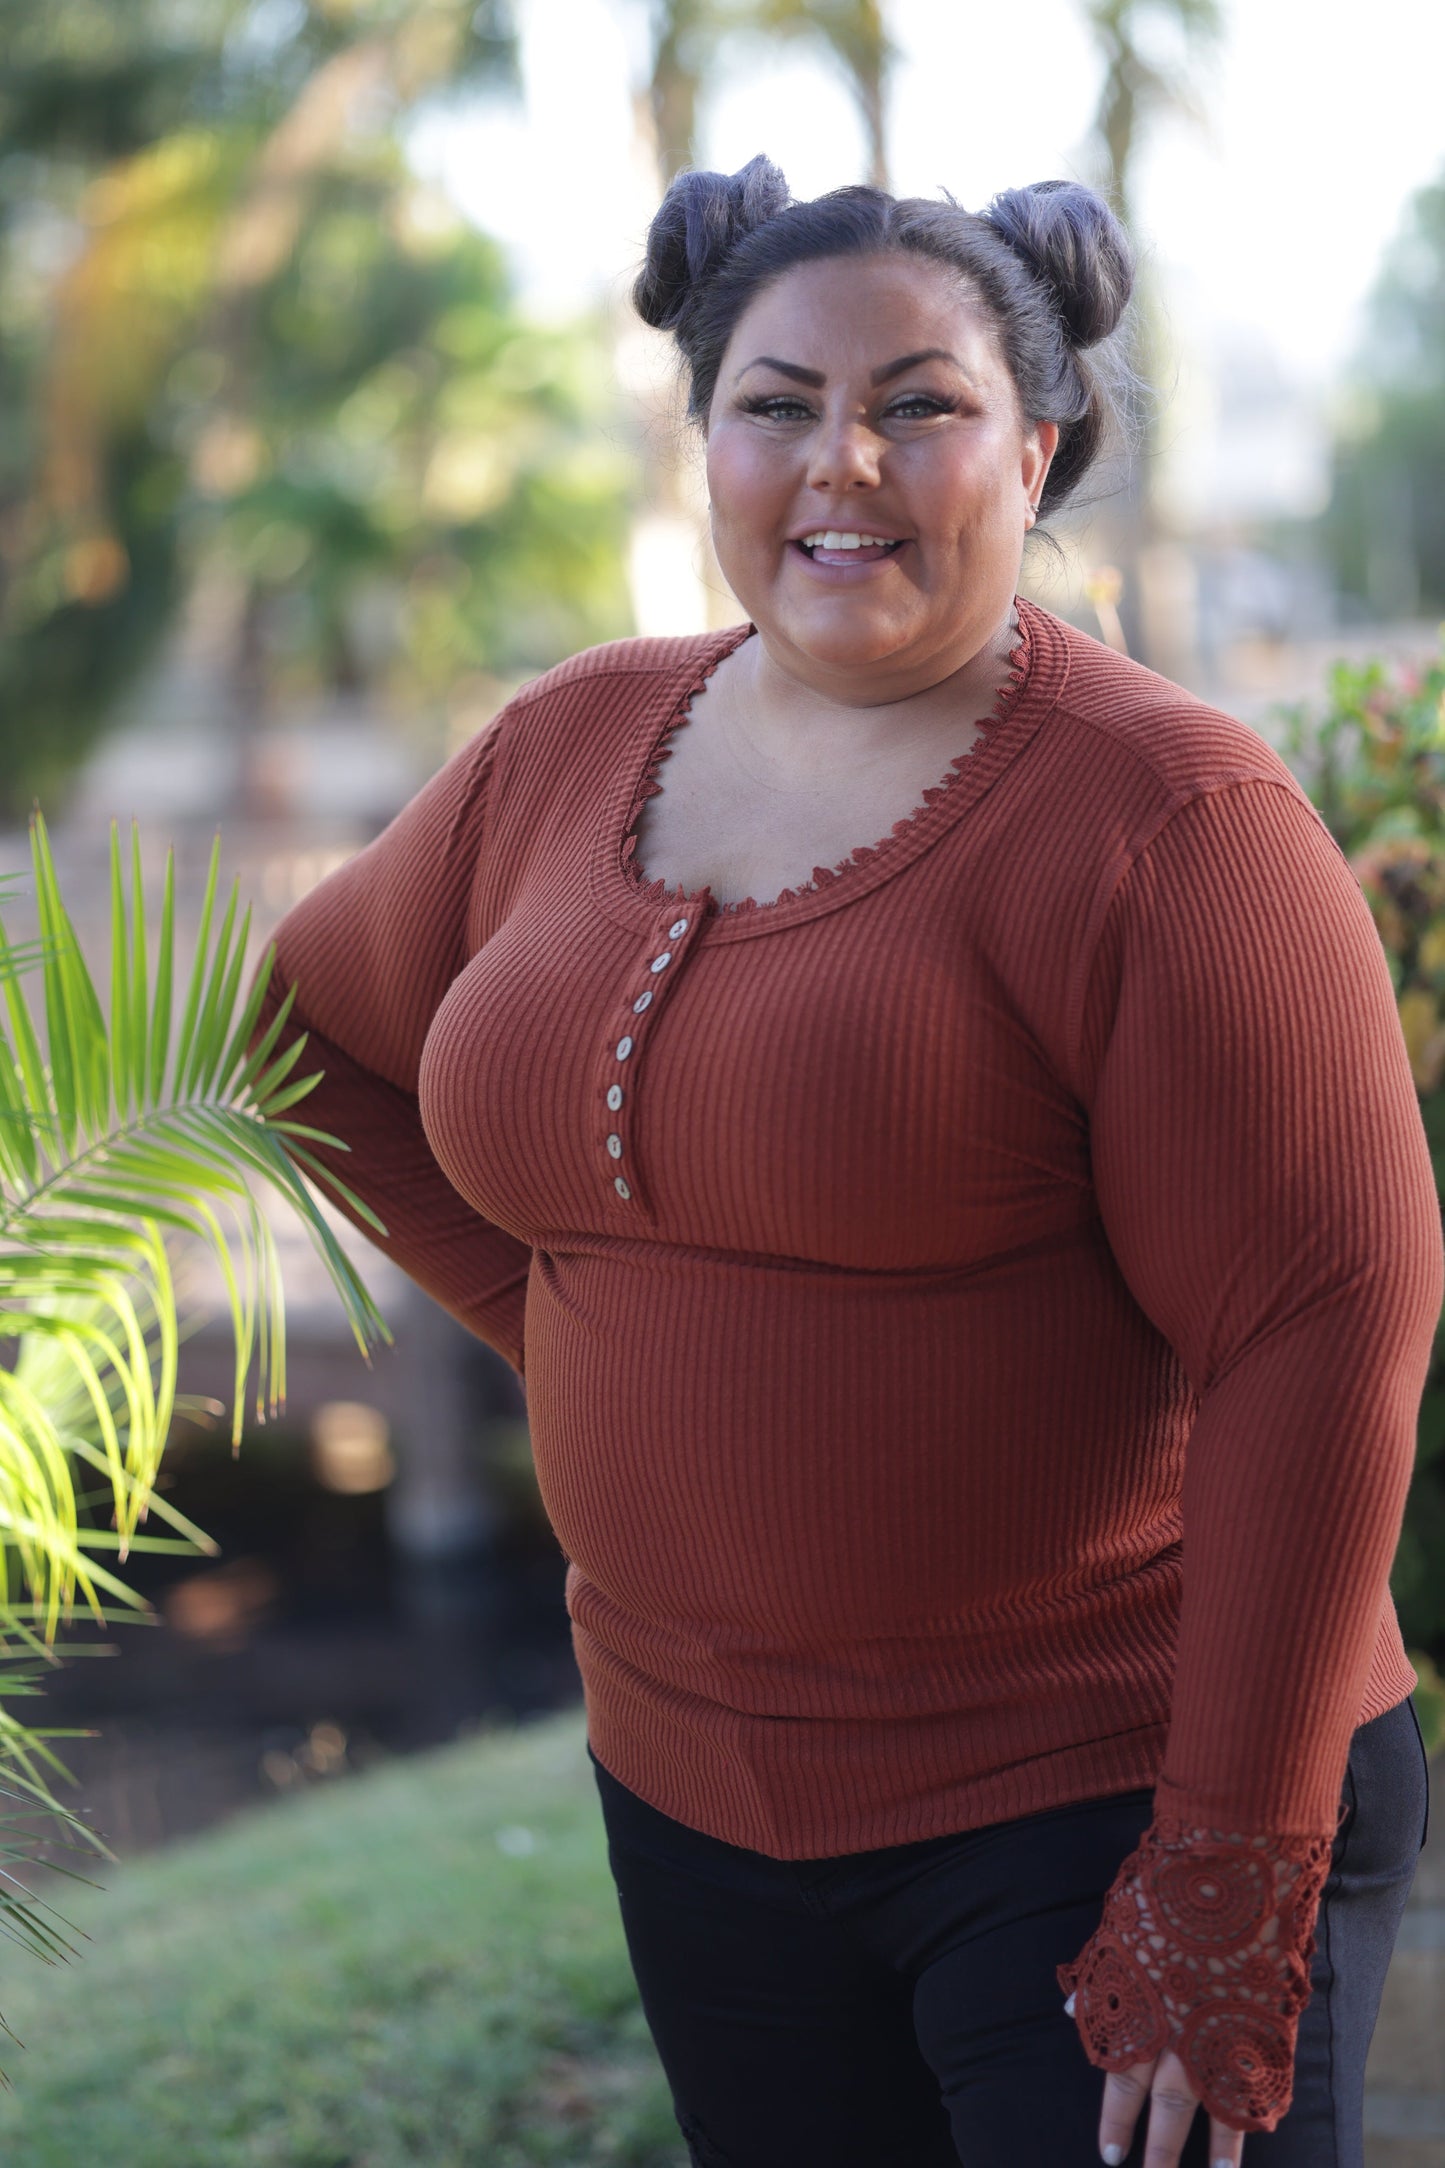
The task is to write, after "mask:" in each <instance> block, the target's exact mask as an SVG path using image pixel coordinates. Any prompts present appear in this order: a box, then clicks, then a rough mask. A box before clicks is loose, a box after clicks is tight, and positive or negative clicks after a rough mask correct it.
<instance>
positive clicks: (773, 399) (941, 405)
mask: <svg viewBox="0 0 1445 2168" xmlns="http://www.w3.org/2000/svg"><path fill="white" fill-rule="evenodd" d="M905 406H926V407H929V408H931V410H932V411H933V412H934V413H935V414H952V413H954V412H955V411H956V410H957V407H958V401H957V400H956V399H935V398H934V397H933V396H932V395H931V393H928V392H921V391H912V392H909V394H908V396H907V397H906V398H904V399H900V400H899V401H898V404H897V406H891V407H889V409H888V412H889V413H890V414H896V413H897V412H898V409H899V407H905ZM742 407H743V412H744V413H745V414H771V413H772V412H773V410H774V409H775V408H776V407H799V408H801V409H802V411H803V412H804V413H806V412H807V411H808V409H807V406H806V404H805V402H804V401H803V400H801V399H793V398H790V397H789V396H788V395H787V393H786V392H772V393H770V394H767V395H766V396H764V397H762V398H757V399H744V400H743V402H742Z"/></svg>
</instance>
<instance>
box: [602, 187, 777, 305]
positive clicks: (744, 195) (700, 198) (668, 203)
mask: <svg viewBox="0 0 1445 2168" xmlns="http://www.w3.org/2000/svg"><path fill="white" fill-rule="evenodd" d="M791 201H792V197H791V196H790V195H789V193H788V184H787V182H786V181H785V180H784V178H783V176H782V174H781V173H780V172H779V170H778V168H777V167H776V166H775V165H774V164H773V162H772V160H771V159H769V158H765V157H764V156H763V155H762V153H761V152H759V153H758V155H757V157H756V158H750V159H749V160H748V162H747V164H746V165H745V166H740V167H739V169H738V171H737V172H736V173H700V172H698V171H697V170H696V169H695V168H693V167H691V166H689V167H686V168H685V169H684V170H683V171H682V172H681V173H678V174H675V175H674V176H673V178H672V180H671V182H670V183H669V185H668V190H667V194H666V195H665V196H664V197H663V199H662V201H661V203H660V204H659V205H658V207H657V210H656V213H655V214H654V216H653V220H652V224H651V225H650V226H649V227H648V229H647V256H646V259H645V261H644V263H643V266H642V269H641V270H640V271H639V272H638V274H637V278H636V281H635V283H634V285H633V288H632V305H633V307H634V308H635V309H636V311H637V313H638V315H639V316H640V317H641V318H642V320H643V322H644V323H648V324H655V325H656V326H657V327H658V329H659V330H663V331H665V330H669V329H670V328H671V327H672V325H674V324H675V323H676V322H677V320H678V318H679V317H680V316H682V315H683V314H684V313H685V311H686V309H687V306H688V303H689V301H690V299H691V297H692V295H693V293H694V291H695V290H696V288H697V287H699V286H701V285H702V284H704V283H705V282H706V280H707V279H709V278H710V277H711V276H712V274H713V273H714V272H715V271H716V270H717V269H718V268H719V267H720V265H721V264H722V263H723V261H724V259H725V258H726V257H727V256H728V255H730V254H731V252H732V250H733V249H734V248H736V246H737V244H738V242H739V241H741V240H742V239H743V238H744V236H745V235H747V234H749V233H751V232H752V231H753V230H754V228H755V227H757V226H762V225H765V224H766V222H767V221H768V219H770V218H773V217H776V215H777V213H778V212H779V211H781V210H784V209H785V208H786V207H787V205H788V204H789V203H791Z"/></svg>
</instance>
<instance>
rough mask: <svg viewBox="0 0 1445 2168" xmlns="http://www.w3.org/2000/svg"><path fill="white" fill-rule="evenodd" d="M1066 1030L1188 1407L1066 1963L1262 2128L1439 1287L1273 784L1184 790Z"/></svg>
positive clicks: (1416, 1160)
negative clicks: (1132, 1781) (1124, 1759)
mask: <svg viewBox="0 0 1445 2168" xmlns="http://www.w3.org/2000/svg"><path fill="white" fill-rule="evenodd" d="M1084 1052H1085V1074H1086V1075H1087V1076H1088V1077H1089V1079H1090V1082H1091V1086H1092V1094H1091V1098H1090V1100H1089V1104H1088V1117H1089V1134H1090V1150H1091V1156H1092V1168H1093V1178H1094V1184H1095V1190H1096V1195H1097V1199H1098V1205H1099V1211H1100V1215H1101V1219H1102V1223H1103V1227H1104V1230H1105V1232H1106V1234H1107V1237H1108V1241H1109V1244H1110V1247H1111V1249H1112V1252H1113V1255H1114V1257H1115V1259H1116V1261H1117V1263H1118V1267H1119V1270H1120V1272H1121V1274H1122V1275H1123V1277H1124V1279H1125V1281H1126V1282H1127V1284H1128V1287H1129V1288H1130V1290H1131V1292H1132V1294H1133V1295H1134V1297H1135V1299H1136V1300H1137V1302H1138V1303H1139V1305H1140V1307H1141V1308H1142V1309H1143V1311H1144V1312H1145V1313H1146V1314H1147V1316H1148V1317H1149V1318H1150V1319H1151V1320H1152V1322H1153V1323H1154V1324H1155V1326H1156V1327H1157V1328H1158V1329H1159V1331H1160V1332H1161V1333H1162V1334H1163V1335H1164V1336H1165V1337H1166V1338H1167V1339H1168V1340H1169V1342H1170V1343H1171V1344H1172V1346H1173V1348H1174V1350H1175V1351H1176V1353H1177V1355H1178V1357H1179V1360H1180V1362H1181V1364H1182V1366H1183V1368H1184V1371H1185V1373H1186V1375H1187V1377H1188V1379H1189V1381H1190V1383H1191V1385H1192V1387H1193V1389H1194V1392H1195V1394H1196V1395H1197V1401H1198V1410H1197V1416H1196V1419H1195V1423H1194V1427H1193V1429H1192V1432H1191V1434H1190V1437H1189V1441H1188V1445H1187V1448H1186V1454H1185V1464H1184V1474H1183V1487H1182V1498H1181V1514H1182V1531H1183V1571H1184V1581H1183V1597H1182V1609H1181V1617H1180V1632H1179V1641H1178V1648H1177V1654H1176V1665H1175V1673H1174V1687H1173V1701H1172V1709H1171V1721H1170V1730H1169V1736H1168V1742H1167V1747H1166V1752H1165V1756H1164V1762H1163V1767H1162V1769H1161V1772H1160V1776H1159V1781H1158V1784H1157V1787H1156V1792H1155V1816H1154V1822H1153V1824H1152V1826H1151V1828H1150V1830H1149V1831H1148V1832H1146V1835H1145V1838H1144V1839H1143V1841H1142V1842H1141V1845H1140V1847H1139V1849H1138V1851H1137V1852H1136V1853H1135V1854H1134V1855H1132V1856H1131V1858H1130V1859H1129V1860H1128V1861H1126V1862H1125V1863H1124V1865H1123V1867H1122V1868H1121V1869H1120V1873H1119V1876H1118V1878H1117V1879H1116V1882H1115V1885H1114V1888H1113V1889H1112V1890H1111V1892H1110V1893H1109V1898H1108V1900H1107V1902H1106V1906H1105V1910H1104V1918H1103V1921H1102V1924H1101V1927H1100V1929H1099V1931H1098V1933H1097V1934H1096V1935H1095V1936H1094V1937H1093V1938H1092V1939H1091V1941H1090V1943H1089V1944H1088V1945H1087V1946H1086V1948H1085V1950H1084V1952H1082V1953H1081V1955H1080V1957H1079V1958H1078V1959H1076V1960H1075V1962H1074V1964H1073V1965H1071V1966H1067V1967H1063V1968H1060V1972H1059V1979H1060V1983H1061V1985H1063V1986H1064V1988H1065V1989H1066V1991H1067V1990H1077V1991H1078V1997H1077V2004H1076V2019H1077V2022H1078V2024H1079V2028H1080V2032H1081V2035H1082V2037H1083V2039H1084V2042H1085V2046H1086V2049H1087V2051H1088V2052H1089V2054H1090V2058H1091V2060H1093V2061H1094V2062H1095V2063H1096V2064H1098V2065H1099V2066H1100V2067H1103V2068H1113V2069H1123V2068H1127V2067H1129V2066H1130V2065H1131V2064H1133V2063H1136V2062H1139V2061H1142V2060H1145V2059H1148V2058H1150V2057H1152V2056H1153V2055H1155V2054H1157V2053H1159V2052H1160V2051H1161V2050H1162V2048H1163V2047H1164V2046H1165V2045H1170V2046H1172V2047H1173V2048H1174V2050H1175V2052H1176V2053H1178V2054H1180V2056H1181V2058H1182V2059H1183V2061H1184V2062H1185V2064H1186V2067H1187V2068H1188V2069H1189V2070H1190V2072H1191V2076H1192V2078H1193V2080H1194V2083H1195V2085H1196V2089H1197V2090H1199V2091H1200V2093H1201V2096H1202V2097H1203V2099H1204V2100H1205V2102H1206V2105H1208V2106H1209V2107H1210V2108H1211V2109H1212V2111H1213V2112H1214V2113H1216V2114H1218V2115H1219V2116H1220V2117H1221V2118H1222V2119H1223V2120H1224V2121H1226V2122H1228V2123H1229V2124H1230V2125H1231V2126H1232V2127H1234V2128H1240V2129H1246V2130H1258V2129H1266V2130H1268V2129H1273V2128H1274V2127H1275V2124H1276V2123H1277V2122H1278V2121H1279V2119H1280V2117H1281V2116H1282V2115H1283V2114H1284V2112H1285V2110H1286V2109H1287V2107H1288V2105H1289V2101H1290V2098H1291V2097H1292V2073H1293V2050H1294V2042H1295V2036H1296V2030H1297V2023H1298V2017H1299V2013H1300V2011H1301V2010H1302V2009H1303V2007H1304V2005H1305V2003H1306V2002H1307V2001H1308V1996H1309V1959H1310V1956H1311V1954H1312V1951H1313V1944H1314V1923H1315V1918H1316V1914H1317V1909H1318V1900H1319V1894H1320V1889H1321V1887H1322V1885H1323V1881H1324V1879H1325V1875H1326V1874H1327V1871H1328V1866H1329V1858H1330V1851H1331V1843H1332V1839H1333V1836H1334V1832H1335V1829H1336V1827H1337V1821H1338V1814H1339V1797H1340V1790H1341V1786H1342V1783H1343V1778H1344V1770H1345V1763H1346V1760H1347V1757H1348V1753H1349V1743H1350V1736H1351V1732H1352V1730H1353V1728H1354V1725H1355V1722H1356V1720H1357V1715H1358V1711H1359V1708H1360V1704H1361V1698H1362V1695H1363V1692H1364V1687H1365V1682H1366V1678H1367V1674H1368V1671H1369V1665H1370V1658H1371V1652H1372V1649H1373V1646H1374V1642H1375V1636H1376V1630H1377V1626H1378V1622H1379V1619H1380V1615H1381V1609H1382V1605H1383V1604H1384V1603H1386V1602H1388V1600H1389V1598H1388V1588H1389V1571H1390V1566H1391V1563H1392V1560H1393V1557H1394V1552H1395V1546H1396V1543H1397V1541H1398V1538H1399V1532H1400V1525H1401V1520H1402V1517H1403V1513H1404V1505H1405V1498H1406V1493H1407V1491H1408V1488H1409V1484H1410V1478H1411V1473H1412V1468H1413V1459H1414V1445H1415V1426H1416V1420H1417V1416H1418V1409H1419V1401H1420V1394H1421V1390H1422V1387H1423V1385H1424V1380H1425V1375H1426V1370H1427V1367H1428V1364H1429V1359H1430V1353H1431V1345H1432V1338H1433V1333H1434V1329H1435V1325H1436V1321H1437V1318H1438V1315H1439V1311H1440V1304H1441V1297H1442V1292H1445V1269H1442V1268H1445V1257H1442V1242H1441V1227H1440V1216H1439V1208H1438V1204H1437V1199H1436V1193H1435V1186H1434V1181H1433V1177H1432V1173H1431V1167H1430V1160H1429V1154H1428V1150H1427V1147H1426V1142H1425V1135H1424V1129H1423V1124H1422V1121H1421V1117H1420V1111H1419V1105H1418V1101H1417V1099H1416V1095H1415V1090H1414V1085H1413V1082H1412V1079H1411V1074H1410V1068H1409V1062H1408V1058H1407V1055H1406V1051H1405V1046H1404V1040H1403V1036H1402V1034H1401V1030H1400V1025H1399V1020H1398V1016H1397V1012H1396V1008H1395V1001H1394V996H1393V991H1392V988H1391V983H1390V977H1389V972H1388V968H1387V965H1386V962H1385V957H1384V952H1383V950H1382V948H1381V946H1380V943H1379V938H1378V935H1377V933H1376V931H1375V928H1374V925H1373V922H1372V920H1371V918H1370V914H1369V910H1368V906H1367V905H1366V903H1365V901H1364V898H1363V896H1362V895H1361V893H1360V890H1359V887H1358V884H1357V883H1356V881H1355V879H1354V876H1353V875H1352V873H1351V871H1350V869H1349V866H1348V864H1347V862H1346V861H1345V859H1344V858H1343V856H1342V854H1341V853H1340V851H1339V850H1338V847H1337V846H1336V845H1335V843H1334V842H1333V840H1332V838H1331V837H1330V836H1329V833H1328V831H1327V830H1326V829H1325V828H1324V825H1323V823H1322V822H1321V821H1320V820H1319V818H1318V816H1317V815H1316V814H1315V813H1314V812H1313V810H1312V809H1311V808H1310V807H1309V805H1308V804H1307V802H1305V801H1304V800H1303V799H1301V798H1300V797H1299V796H1297V795H1296V794H1295V793H1294V792H1293V791H1292V790H1291V789H1290V788H1289V787H1288V786H1286V785H1284V784H1281V783H1274V782H1268V781H1262V780H1251V781H1245V782H1239V783H1234V784H1231V785H1228V786H1226V787H1223V788H1220V789H1216V790H1213V791H1210V792H1208V793H1206V794H1204V795H1202V796H1198V797H1195V798H1191V799H1190V800H1189V801H1188V802H1187V803H1185V804H1184V805H1183V806H1181V807H1180V808H1178V809H1177V810H1176V811H1175V812H1174V813H1173V814H1172V815H1171V816H1170V817H1169V818H1168V820H1167V821H1166V822H1165V823H1164V825H1163V826H1162V827H1161V828H1160V829H1159V830H1158V832H1157V833H1156V834H1155V836H1154V837H1153V839H1152V840H1151V841H1150V843H1149V844H1148V845H1147V847H1146V848H1145V849H1144V850H1143V851H1142V852H1141V853H1140V854H1139V855H1138V856H1137V857H1136V858H1135V860H1134V861H1133V863H1132V865H1131V866H1130V868H1129V869H1128V871H1127V873H1126V874H1125V876H1124V878H1123V879H1122V880H1121V882H1120V884H1119V886H1118V889H1117V890H1116V892H1115V896H1114V898H1113V901H1112V903H1111V905H1110V909H1109V913H1108V916H1107V919H1106V921H1105V924H1104V929H1103V933H1102V935H1101V938H1100V941H1099V944H1098V947H1097V949H1096V952H1095V954H1094V957H1093V959H1092V969H1091V976H1090V983H1089V1000H1088V1007H1087V1012H1086V1025H1085V1033H1084Z"/></svg>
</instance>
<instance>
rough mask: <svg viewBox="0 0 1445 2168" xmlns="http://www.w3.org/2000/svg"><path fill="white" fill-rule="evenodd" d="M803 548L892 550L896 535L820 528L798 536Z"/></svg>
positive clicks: (895, 545)
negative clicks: (854, 532) (855, 532)
mask: <svg viewBox="0 0 1445 2168" xmlns="http://www.w3.org/2000/svg"><path fill="white" fill-rule="evenodd" d="M800 540H801V543H802V546H803V548H804V549H805V550H866V549H878V550H893V549H897V547H898V538H897V537H896V536H889V535H882V534H849V533H847V532H845V531H844V530H843V529H841V528H837V527H827V528H820V529H819V530H818V532H817V533H816V534H805V535H803V536H801V537H800Z"/></svg>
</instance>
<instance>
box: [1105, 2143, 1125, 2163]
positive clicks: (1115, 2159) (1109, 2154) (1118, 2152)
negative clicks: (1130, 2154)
mask: <svg viewBox="0 0 1445 2168" xmlns="http://www.w3.org/2000/svg"><path fill="white" fill-rule="evenodd" d="M1104 2158H1105V2160H1106V2161H1107V2162H1108V2163H1109V2168H1119V2163H1120V2161H1121V2160H1122V2159H1123V2158H1124V2148H1123V2146H1121V2145H1106V2146H1105V2148H1104Z"/></svg>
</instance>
